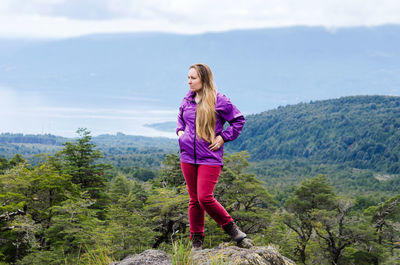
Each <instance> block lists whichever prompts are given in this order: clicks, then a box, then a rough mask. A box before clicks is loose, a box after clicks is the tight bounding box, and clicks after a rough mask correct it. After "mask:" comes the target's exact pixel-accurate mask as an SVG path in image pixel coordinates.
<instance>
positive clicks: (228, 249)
mask: <svg viewBox="0 0 400 265" xmlns="http://www.w3.org/2000/svg"><path fill="white" fill-rule="evenodd" d="M192 264H193V265H211V264H226V265H228V264H232V265H296V263H294V262H293V261H291V260H290V259H288V258H286V257H284V256H282V255H281V254H280V253H279V252H278V250H277V249H276V248H275V247H273V246H262V247H251V248H249V249H246V248H239V247H237V246H231V245H229V244H226V243H225V244H221V245H219V246H218V247H217V248H211V249H203V250H196V251H194V252H193V263H192ZM110 265H172V263H171V258H170V257H169V256H168V255H167V254H166V253H165V252H164V251H161V250H154V249H149V250H146V251H144V252H142V253H141V254H136V255H131V256H129V257H127V258H125V259H123V260H122V261H120V262H114V263H112V264H110Z"/></svg>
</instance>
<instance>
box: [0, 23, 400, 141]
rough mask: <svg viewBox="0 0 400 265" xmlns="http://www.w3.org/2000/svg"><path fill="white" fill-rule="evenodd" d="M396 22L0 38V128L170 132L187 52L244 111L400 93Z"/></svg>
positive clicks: (66, 132)
mask: <svg viewBox="0 0 400 265" xmlns="http://www.w3.org/2000/svg"><path fill="white" fill-rule="evenodd" d="M399 44H400V26H398V25H387V26H379V27H353V28H338V29H335V30H329V29H325V28H321V27H287V28H270V29H257V30H238V31H229V32H219V33H206V34H199V35H178V34H166V33H126V34H104V35H91V36H83V37H79V38H70V39H57V40H10V39H0V103H1V104H0V113H1V114H0V115H1V116H0V119H1V122H0V132H23V133H33V134H37V133H41V134H44V133H51V134H56V135H62V136H68V137H73V135H74V132H75V130H76V129H77V128H79V127H85V128H88V129H89V130H91V131H92V132H93V134H94V135H99V134H115V133H116V132H118V131H120V132H124V133H126V134H129V135H133V134H135V135H146V136H157V135H158V136H168V137H173V136H174V132H171V131H169V132H168V133H164V134H162V133H161V132H160V131H157V130H156V129H154V128H151V127H149V126H147V127H146V126H145V125H146V124H159V123H164V122H168V121H174V120H175V119H176V114H177V109H178V106H179V103H180V101H181V99H182V97H183V96H184V94H185V93H186V91H187V90H188V87H187V84H186V75H187V71H188V67H189V65H191V64H193V63H195V62H205V63H207V64H209V65H210V66H211V67H212V69H213V71H214V74H215V80H216V83H217V86H218V89H219V90H220V91H221V92H222V93H224V94H226V95H227V96H228V97H229V98H230V99H231V100H232V102H233V103H234V104H235V105H237V106H238V107H239V109H240V110H241V111H242V112H243V113H245V114H252V113H259V112H261V111H265V110H268V109H273V108H276V107H278V106H285V105H287V104H296V103H299V102H309V101H310V100H321V99H329V98H338V97H341V96H351V95H400V88H399V85H398V84H399V83H400V75H399V72H398V71H399V70H398V69H400V60H399V58H398V57H399V55H400V45H399Z"/></svg>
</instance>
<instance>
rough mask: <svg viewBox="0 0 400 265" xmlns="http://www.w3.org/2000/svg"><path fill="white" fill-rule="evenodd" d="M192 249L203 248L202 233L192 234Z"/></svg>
mask: <svg viewBox="0 0 400 265" xmlns="http://www.w3.org/2000/svg"><path fill="white" fill-rule="evenodd" d="M191 240H192V250H201V249H202V248H203V242H204V236H203V235H202V234H197V233H194V234H192V239H191Z"/></svg>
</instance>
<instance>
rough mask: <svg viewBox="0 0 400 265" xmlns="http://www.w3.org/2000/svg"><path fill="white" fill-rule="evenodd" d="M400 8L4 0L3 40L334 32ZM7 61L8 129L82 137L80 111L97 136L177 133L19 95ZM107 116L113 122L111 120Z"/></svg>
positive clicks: (4, 112)
mask: <svg viewBox="0 0 400 265" xmlns="http://www.w3.org/2000/svg"><path fill="white" fill-rule="evenodd" d="M399 14H400V1H399V0H0V44H1V40H2V39H3V40H4V39H17V40H19V39H32V38H33V39H41V38H45V39H54V38H55V39H58V38H71V37H78V36H84V35H89V34H96V33H121V32H148V31H153V32H168V33H178V34H200V33H205V32H223V31H228V30H237V29H256V28H275V27H288V26H323V27H326V28H327V29H329V30H333V31H334V30H335V29H336V28H340V27H352V26H378V25H384V24H400V15H399ZM0 67H3V68H4V67H5V68H4V69H3V72H1V71H0V102H1V104H0V133H1V132H23V133H53V134H57V135H63V136H74V132H75V130H76V129H77V128H76V126H75V123H74V121H76V119H77V118H80V119H85V122H86V121H87V122H88V123H89V122H90V123H91V124H92V128H103V129H102V130H100V129H96V131H95V133H94V134H95V135H96V134H101V133H115V132H114V131H113V129H112V128H116V127H118V126H120V125H121V124H123V126H122V128H124V131H123V132H124V133H127V134H136V135H147V136H167V137H175V134H174V133H170V134H167V135H166V134H162V133H160V132H158V131H155V130H152V129H149V128H147V127H146V128H145V127H143V126H141V127H140V128H139V127H135V128H133V127H132V128H130V127H129V128H128V126H127V125H125V124H144V123H145V122H144V121H140V120H135V119H137V118H135V115H134V114H135V113H136V111H138V110H137V109H121V108H116V109H106V108H105V109H90V108H80V107H77V106H68V108H65V107H64V106H63V107H60V106H56V107H55V106H54V105H51V104H50V103H49V102H48V101H46V95H40V94H37V93H32V94H26V93H25V94H19V92H18V91H17V90H16V89H15V88H12V87H4V84H2V82H1V74H7V72H8V71H12V66H4V65H3V66H2V65H1V62H0ZM10 67H11V68H10ZM125 100H126V99H125ZM116 107H118V106H116ZM140 111H144V112H146V111H147V112H148V113H147V114H146V117H147V118H148V120H149V121H150V122H148V123H152V122H155V123H156V122H160V117H161V118H162V119H161V120H173V119H175V116H176V113H175V111H176V110H175V109H174V110H164V109H160V110H157V111H155V112H154V111H153V112H152V111H148V110H140ZM110 113H114V114H110ZM136 116H138V115H136ZM105 121H106V122H107V125H109V126H108V127H107V126H104V125H103V124H104V122H105ZM118 121H119V123H117V122H118ZM102 122H103V123H102ZM112 122H114V123H112ZM120 127H121V126H120ZM89 129H90V128H89Z"/></svg>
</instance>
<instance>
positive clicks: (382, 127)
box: [229, 96, 400, 174]
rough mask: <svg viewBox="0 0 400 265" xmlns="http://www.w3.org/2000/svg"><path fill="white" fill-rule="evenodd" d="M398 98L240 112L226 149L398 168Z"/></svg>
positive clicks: (261, 156) (260, 156) (268, 156)
mask: <svg viewBox="0 0 400 265" xmlns="http://www.w3.org/2000/svg"><path fill="white" fill-rule="evenodd" d="M399 111H400V98H399V97H388V96H355V97H343V98H339V99H332V100H323V101H315V102H310V103H300V104H296V105H289V106H286V107H279V108H277V109H274V110H270V111H266V112H262V113H260V114H255V115H249V116H246V126H245V127H244V129H243V132H242V134H241V136H240V137H239V138H238V139H237V140H236V141H235V142H233V143H232V144H230V145H229V147H230V149H231V150H234V151H241V150H247V151H248V152H249V153H250V154H251V155H252V159H253V160H256V161H261V160H267V159H289V160H292V159H295V158H305V159H307V160H309V161H311V162H313V163H314V164H315V163H317V164H319V163H326V164H341V165H346V166H349V167H355V168H361V169H373V170H376V171H381V172H388V173H394V174H398V173H400V166H399V163H398V162H399V158H400V141H399V139H400V130H399V128H400V116H399V115H398V113H399Z"/></svg>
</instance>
